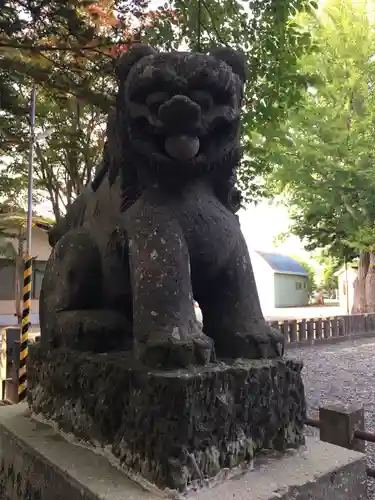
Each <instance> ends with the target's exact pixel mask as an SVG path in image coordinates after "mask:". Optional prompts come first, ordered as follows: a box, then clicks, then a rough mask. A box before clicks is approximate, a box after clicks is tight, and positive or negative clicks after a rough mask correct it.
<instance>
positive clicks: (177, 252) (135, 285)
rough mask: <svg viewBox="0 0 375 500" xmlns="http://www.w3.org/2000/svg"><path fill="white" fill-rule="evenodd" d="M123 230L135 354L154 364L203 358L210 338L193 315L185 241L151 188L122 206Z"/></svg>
mask: <svg viewBox="0 0 375 500" xmlns="http://www.w3.org/2000/svg"><path fill="white" fill-rule="evenodd" d="M126 232H127V235H128V238H129V259H130V269H131V282H132V293H133V332H134V351H135V356H136V358H138V359H140V360H141V361H142V362H144V363H146V364H148V365H151V366H155V367H160V368H174V367H184V366H188V365H190V364H196V363H200V364H202V363H203V364H205V363H207V362H208V361H209V360H210V358H211V354H212V340H211V339H210V338H208V337H206V336H205V335H204V334H203V333H202V331H201V327H200V325H199V323H198V322H197V320H196V316H195V311H194V302H193V292H192V284H191V277H190V258H189V252H188V248H187V244H186V241H185V238H184V235H183V232H182V230H181V227H180V225H179V223H178V222H177V220H176V219H175V218H174V216H173V214H172V213H171V211H170V210H169V209H168V208H167V207H165V206H163V204H162V201H161V200H160V199H159V195H158V193H157V191H156V190H155V191H149V192H146V193H144V194H143V195H142V197H141V198H140V199H139V200H138V201H137V202H136V203H135V204H134V205H133V206H132V207H131V208H130V209H129V210H128V211H127V212H126Z"/></svg>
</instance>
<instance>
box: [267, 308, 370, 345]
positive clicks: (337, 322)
mask: <svg viewBox="0 0 375 500" xmlns="http://www.w3.org/2000/svg"><path fill="white" fill-rule="evenodd" d="M269 324H270V325H271V326H273V327H274V328H277V329H278V330H280V331H281V332H282V333H284V335H285V337H286V338H287V341H288V342H289V343H290V344H314V343H320V342H324V341H327V340H328V339H331V340H340V339H341V340H343V339H344V338H345V337H351V336H357V335H358V336H366V335H369V336H370V335H375V313H368V314H347V315H342V316H334V317H327V318H311V319H301V320H284V321H270V322H269Z"/></svg>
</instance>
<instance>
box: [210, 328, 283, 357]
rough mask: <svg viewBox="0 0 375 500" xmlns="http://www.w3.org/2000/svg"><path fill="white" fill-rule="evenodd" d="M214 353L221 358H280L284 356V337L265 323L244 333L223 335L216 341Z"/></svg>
mask: <svg viewBox="0 0 375 500" xmlns="http://www.w3.org/2000/svg"><path fill="white" fill-rule="evenodd" d="M215 345H216V353H217V355H218V357H223V358H248V359H261V358H280V357H282V356H283V354H284V348H285V336H284V335H283V334H282V333H281V332H279V331H278V330H276V329H275V328H272V327H270V326H269V325H268V324H267V323H266V324H265V325H264V326H263V327H257V328H254V329H253V330H249V331H247V332H245V333H242V332H241V333H234V334H231V335H228V336H225V335H223V337H222V338H221V341H218V340H217V341H216V344H215Z"/></svg>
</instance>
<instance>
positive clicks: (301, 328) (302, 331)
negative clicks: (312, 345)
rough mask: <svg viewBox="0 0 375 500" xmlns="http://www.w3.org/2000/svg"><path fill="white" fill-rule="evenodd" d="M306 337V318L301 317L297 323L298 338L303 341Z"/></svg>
mask: <svg viewBox="0 0 375 500" xmlns="http://www.w3.org/2000/svg"><path fill="white" fill-rule="evenodd" d="M306 338H307V331H306V320H305V319H301V321H300V322H299V323H298V340H299V341H300V342H303V341H305V340H306Z"/></svg>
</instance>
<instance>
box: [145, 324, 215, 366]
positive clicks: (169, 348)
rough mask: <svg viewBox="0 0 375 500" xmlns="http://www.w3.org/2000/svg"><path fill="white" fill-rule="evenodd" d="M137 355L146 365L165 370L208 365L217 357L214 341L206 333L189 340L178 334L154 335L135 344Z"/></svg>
mask: <svg viewBox="0 0 375 500" xmlns="http://www.w3.org/2000/svg"><path fill="white" fill-rule="evenodd" d="M135 355H136V357H137V359H139V360H140V361H141V362H142V363H144V364H145V365H147V366H150V367H152V368H162V369H163V370H164V369H166V370H169V369H176V368H187V367H188V366H191V365H206V364H208V363H209V362H210V361H213V360H214V356H215V354H214V343H213V340H212V339H211V338H210V337H207V335H205V334H204V333H198V334H196V335H193V336H191V337H189V338H187V339H181V338H179V336H178V335H176V333H172V334H169V335H166V334H165V333H162V334H160V335H158V334H153V335H151V336H150V337H148V339H147V341H146V342H145V343H142V342H136V343H135Z"/></svg>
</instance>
